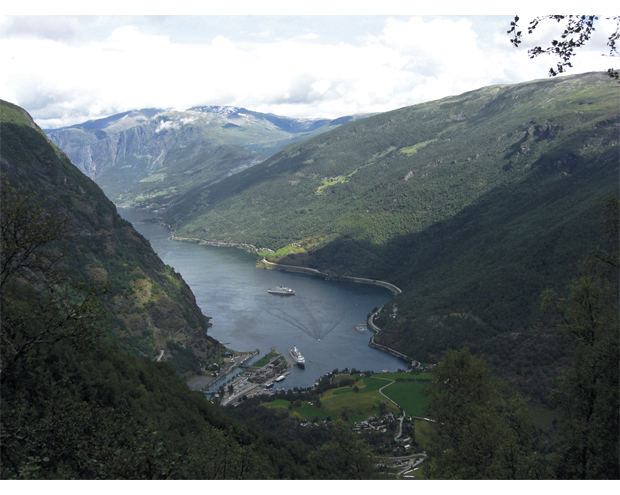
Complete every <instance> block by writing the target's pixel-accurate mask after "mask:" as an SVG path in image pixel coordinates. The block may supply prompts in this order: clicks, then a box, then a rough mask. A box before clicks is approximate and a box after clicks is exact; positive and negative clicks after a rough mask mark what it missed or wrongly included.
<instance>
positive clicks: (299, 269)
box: [170, 235, 420, 367]
mask: <svg viewBox="0 0 620 495" xmlns="http://www.w3.org/2000/svg"><path fill="white" fill-rule="evenodd" d="M170 240H172V241H179V242H191V243H196V244H199V245H203V246H213V247H229V248H236V249H242V250H244V251H246V252H251V253H254V254H258V248H257V247H256V246H254V245H252V244H240V243H234V242H224V241H206V240H203V239H197V238H192V237H177V236H175V235H171V236H170ZM261 266H262V268H264V269H268V270H281V271H285V272H293V273H305V274H308V275H312V276H314V277H319V278H322V279H324V280H335V281H345V282H355V283H359V284H369V285H376V286H379V287H383V288H385V289H388V290H389V291H390V292H391V293H392V295H394V296H397V295H399V294H401V293H402V290H401V289H400V288H399V287H397V286H396V285H394V284H391V283H390V282H386V281H384V280H374V279H369V278H362V277H350V276H347V275H333V274H327V273H325V272H321V271H320V270H317V269H316V268H308V267H305V266H297V265H285V264H282V263H273V262H271V261H268V260H267V259H266V258H265V257H264V256H263V257H262V259H261V260H259V261H257V262H256V267H257V268H260V267H261ZM382 309H383V306H381V307H380V308H379V309H378V310H377V311H375V312H374V313H372V314H371V315H370V316H369V317H368V320H367V324H368V328H369V329H370V330H371V331H372V332H373V335H372V337H371V338H370V340H369V341H368V346H369V347H371V348H373V349H377V350H380V351H383V352H386V353H388V354H390V355H392V356H394V357H396V358H399V359H401V360H403V361H405V362H406V363H408V364H409V365H411V366H413V367H419V366H420V363H419V362H418V361H416V360H415V359H412V358H410V357H409V356H407V355H406V354H403V353H402V352H399V351H397V350H395V349H391V348H389V347H386V346H384V345H382V344H377V343H376V342H375V336H376V335H377V334H378V333H379V332H380V331H381V329H380V328H379V327H377V326H376V325H375V324H374V321H373V320H374V317H375V316H376V315H378V314H379V312H380V311H381V310H382Z"/></svg>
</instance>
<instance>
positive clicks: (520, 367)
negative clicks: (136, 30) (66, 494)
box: [0, 73, 620, 479]
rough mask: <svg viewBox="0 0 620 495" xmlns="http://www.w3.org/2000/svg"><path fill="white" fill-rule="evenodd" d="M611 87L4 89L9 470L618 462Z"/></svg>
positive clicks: (107, 474)
mask: <svg viewBox="0 0 620 495" xmlns="http://www.w3.org/2000/svg"><path fill="white" fill-rule="evenodd" d="M619 97H620V93H619V92H618V85H617V81H615V80H612V79H610V78H609V77H608V76H606V75H605V74H601V73H585V74H579V75H574V76H565V77H562V78H557V79H549V80H538V81H530V82H526V83H519V84H513V85H496V86H489V87H484V88H480V89H478V90H475V91H469V92H467V93H464V94H461V95H458V96H452V97H448V98H443V99H440V100H436V101H429V102H426V103H422V104H418V105H413V106H407V107H403V108H400V109H397V110H393V111H389V112H385V113H379V114H374V115H364V116H356V117H343V118H341V119H333V120H326V119H288V118H286V117H280V116H275V115H273V114H261V113H258V112H253V111H251V110H247V109H243V108H237V107H216V106H204V107H194V108H191V109H189V110H186V111H177V110H164V109H156V108H152V109H143V110H136V111H130V112H125V113H122V114H118V115H114V116H112V117H109V118H107V119H101V120H98V121H89V122H86V123H84V124H79V125H76V126H72V127H70V128H63V129H56V130H48V131H46V133H44V132H43V131H42V130H41V129H40V128H39V127H38V126H37V125H36V124H35V123H34V121H33V120H32V118H31V117H30V115H29V114H28V113H27V112H26V111H25V110H23V109H21V108H20V107H18V106H16V105H13V104H11V103H8V102H4V101H2V102H1V108H0V109H1V111H2V113H1V124H2V128H1V130H2V132H1V133H0V138H1V139H2V147H1V148H0V151H1V157H0V159H1V164H2V264H1V267H2V272H1V275H2V278H1V279H0V282H1V283H0V295H1V296H2V301H1V302H2V366H1V368H0V379H1V380H2V390H3V395H2V416H1V418H0V421H1V422H2V424H1V426H2V442H1V444H0V448H1V449H2V464H1V466H0V467H1V469H2V476H3V478H4V477H6V478H12V479H19V478H47V479H58V478H78V479H99V478H124V479H156V478H157V479H159V478H164V479H169V478H174V479H230V478H232V479H241V478H245V479H259V478H261V479H262V478H265V479H274V478H278V479H342V478H347V479H348V478H356V479H370V478H379V479H389V478H393V477H395V476H399V475H402V474H403V473H405V472H408V470H410V469H412V468H413V465H412V463H413V462H415V463H416V466H418V464H417V463H418V462H421V460H414V459H413V457H416V458H419V459H424V463H423V467H422V471H421V473H419V475H420V477H426V478H429V479H437V478H440V479H445V478H454V479H464V478H483V479H491V478H492V479H507V478H511V479H513V478H514V479H524V478H533V479H544V478H547V477H556V478H584V477H595V478H596V477H598V478H605V477H612V478H617V477H618V469H619V466H618V456H617V444H618V435H617V431H618V429H617V419H618V374H617V370H618V356H617V350H618V331H617V329H618V308H617V303H618V299H617V293H618V285H617V284H618V271H617V269H618V251H617V250H618V242H617V241H618V183H619V180H620V171H619V164H620V152H619V148H620V141H619V137H618V129H619V128H620V116H619V114H618V103H619V101H620V100H619ZM46 134H47V135H46ZM69 157H73V158H72V159H75V160H76V162H78V163H76V164H77V165H78V168H79V169H78V168H76V167H75V166H74V165H73V164H72V163H71V160H70V159H69ZM80 170H81V171H80ZM85 173H86V174H88V175H90V176H91V177H92V178H93V179H94V181H93V180H91V179H89V178H88V177H86V175H84V174H85ZM95 182H97V184H99V185H97V184H96V183H95ZM106 195H107V196H108V197H109V198H110V199H111V200H109V199H108V198H107V197H106ZM123 207H131V209H126V208H123ZM119 213H120V214H119ZM128 220H131V222H130V221H128ZM132 224H133V225H132ZM179 241H183V242H179ZM222 246H228V247H227V248H223V247H222ZM231 247H232V248H231ZM239 248H241V249H239ZM359 282H362V283H359ZM278 285H280V286H287V287H294V289H295V295H294V296H288V297H279V296H276V295H273V294H270V293H268V291H267V288H268V287H274V286H278ZM207 313H208V314H209V316H206V314H207ZM371 330H372V331H373V333H374V335H373V334H371ZM369 340H370V344H369ZM293 345H295V346H297V345H299V348H300V350H301V351H302V352H303V355H304V356H305V359H306V365H305V368H304V369H301V368H298V367H296V366H290V363H287V362H286V361H287V360H286V359H282V356H280V357H278V354H279V353H282V354H285V353H286V350H287V349H289V348H290V347H292V346H293ZM233 350H234V351H233ZM235 351H237V352H235ZM240 354H244V356H243V357H241V356H240ZM258 355H260V356H258ZM397 356H398V357H397ZM399 357H400V358H403V359H399ZM241 359H243V360H245V364H249V365H250V366H252V365H253V364H256V361H257V360H259V359H260V361H259V363H260V364H259V365H257V367H258V366H261V367H262V366H267V368H262V369H261V371H257V370H253V371H252V372H246V373H243V374H238V375H237V376H236V377H235V376H234V375H236V374H237V373H239V370H233V368H234V367H235V366H238V365H239V364H240V363H239V361H240V360H241ZM421 363H424V364H423V365H422V364H421ZM401 367H402V368H404V369H401ZM407 368H408V369H407ZM231 370H232V371H233V373H231V374H230V375H228V374H227V372H228V371H231ZM381 370H383V372H382V373H380V371H381ZM397 370H398V371H397ZM220 372H222V376H226V378H224V379H223V380H221V381H220V382H216V381H214V380H215V379H217V378H218V376H217V375H219V373H220ZM261 373H262V375H261ZM268 373H271V376H269V377H268V379H269V380H273V379H274V377H275V376H276V375H279V376H283V377H284V376H285V378H282V379H279V381H274V382H273V388H272V389H271V391H269V393H263V394H254V392H255V391H256V387H259V386H260V385H261V384H262V383H263V382H264V380H265V376H266V374H268ZM229 379H230V380H232V381H228V380H229ZM188 382H189V384H190V387H188ZM192 384H193V385H192ZM278 384H279V385H278ZM191 389H194V390H191ZM207 389H208V391H209V393H210V395H211V397H212V400H214V402H215V403H216V404H212V403H210V402H209V401H207V400H206V398H205V392H206V391H207ZM583 390H585V391H587V393H586V394H583V393H582V391H583ZM235 392H236V395H235ZM584 411H585V412H584ZM586 413H587V414H586ZM369 416H376V418H375V419H371V418H369ZM584 418H585V419H584ZM397 430H398V431H397ZM403 435H405V436H403ZM401 437H402V438H401ZM405 439H408V440H407V441H405ZM409 440H410V441H411V442H410V443H406V442H408V441H409ZM584 452H586V454H583V453H584ZM582 454H583V455H582Z"/></svg>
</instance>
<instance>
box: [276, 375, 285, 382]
mask: <svg viewBox="0 0 620 495" xmlns="http://www.w3.org/2000/svg"><path fill="white" fill-rule="evenodd" d="M282 380H284V375H282V376H279V377H278V378H276V382H281V381H282Z"/></svg>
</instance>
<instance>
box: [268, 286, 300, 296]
mask: <svg viewBox="0 0 620 495" xmlns="http://www.w3.org/2000/svg"><path fill="white" fill-rule="evenodd" d="M267 292H269V294H278V295H280V296H294V295H295V291H294V290H293V289H289V288H288V287H282V286H281V285H278V286H277V287H272V288H271V289H268V290H267Z"/></svg>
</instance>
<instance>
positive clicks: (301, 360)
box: [291, 345, 306, 368]
mask: <svg viewBox="0 0 620 495" xmlns="http://www.w3.org/2000/svg"><path fill="white" fill-rule="evenodd" d="M291 356H293V359H294V360H295V362H296V363H297V366H299V367H300V368H305V367H306V358H305V357H303V356H302V355H301V352H299V349H297V346H296V345H294V346H293V348H292V349H291Z"/></svg>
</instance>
